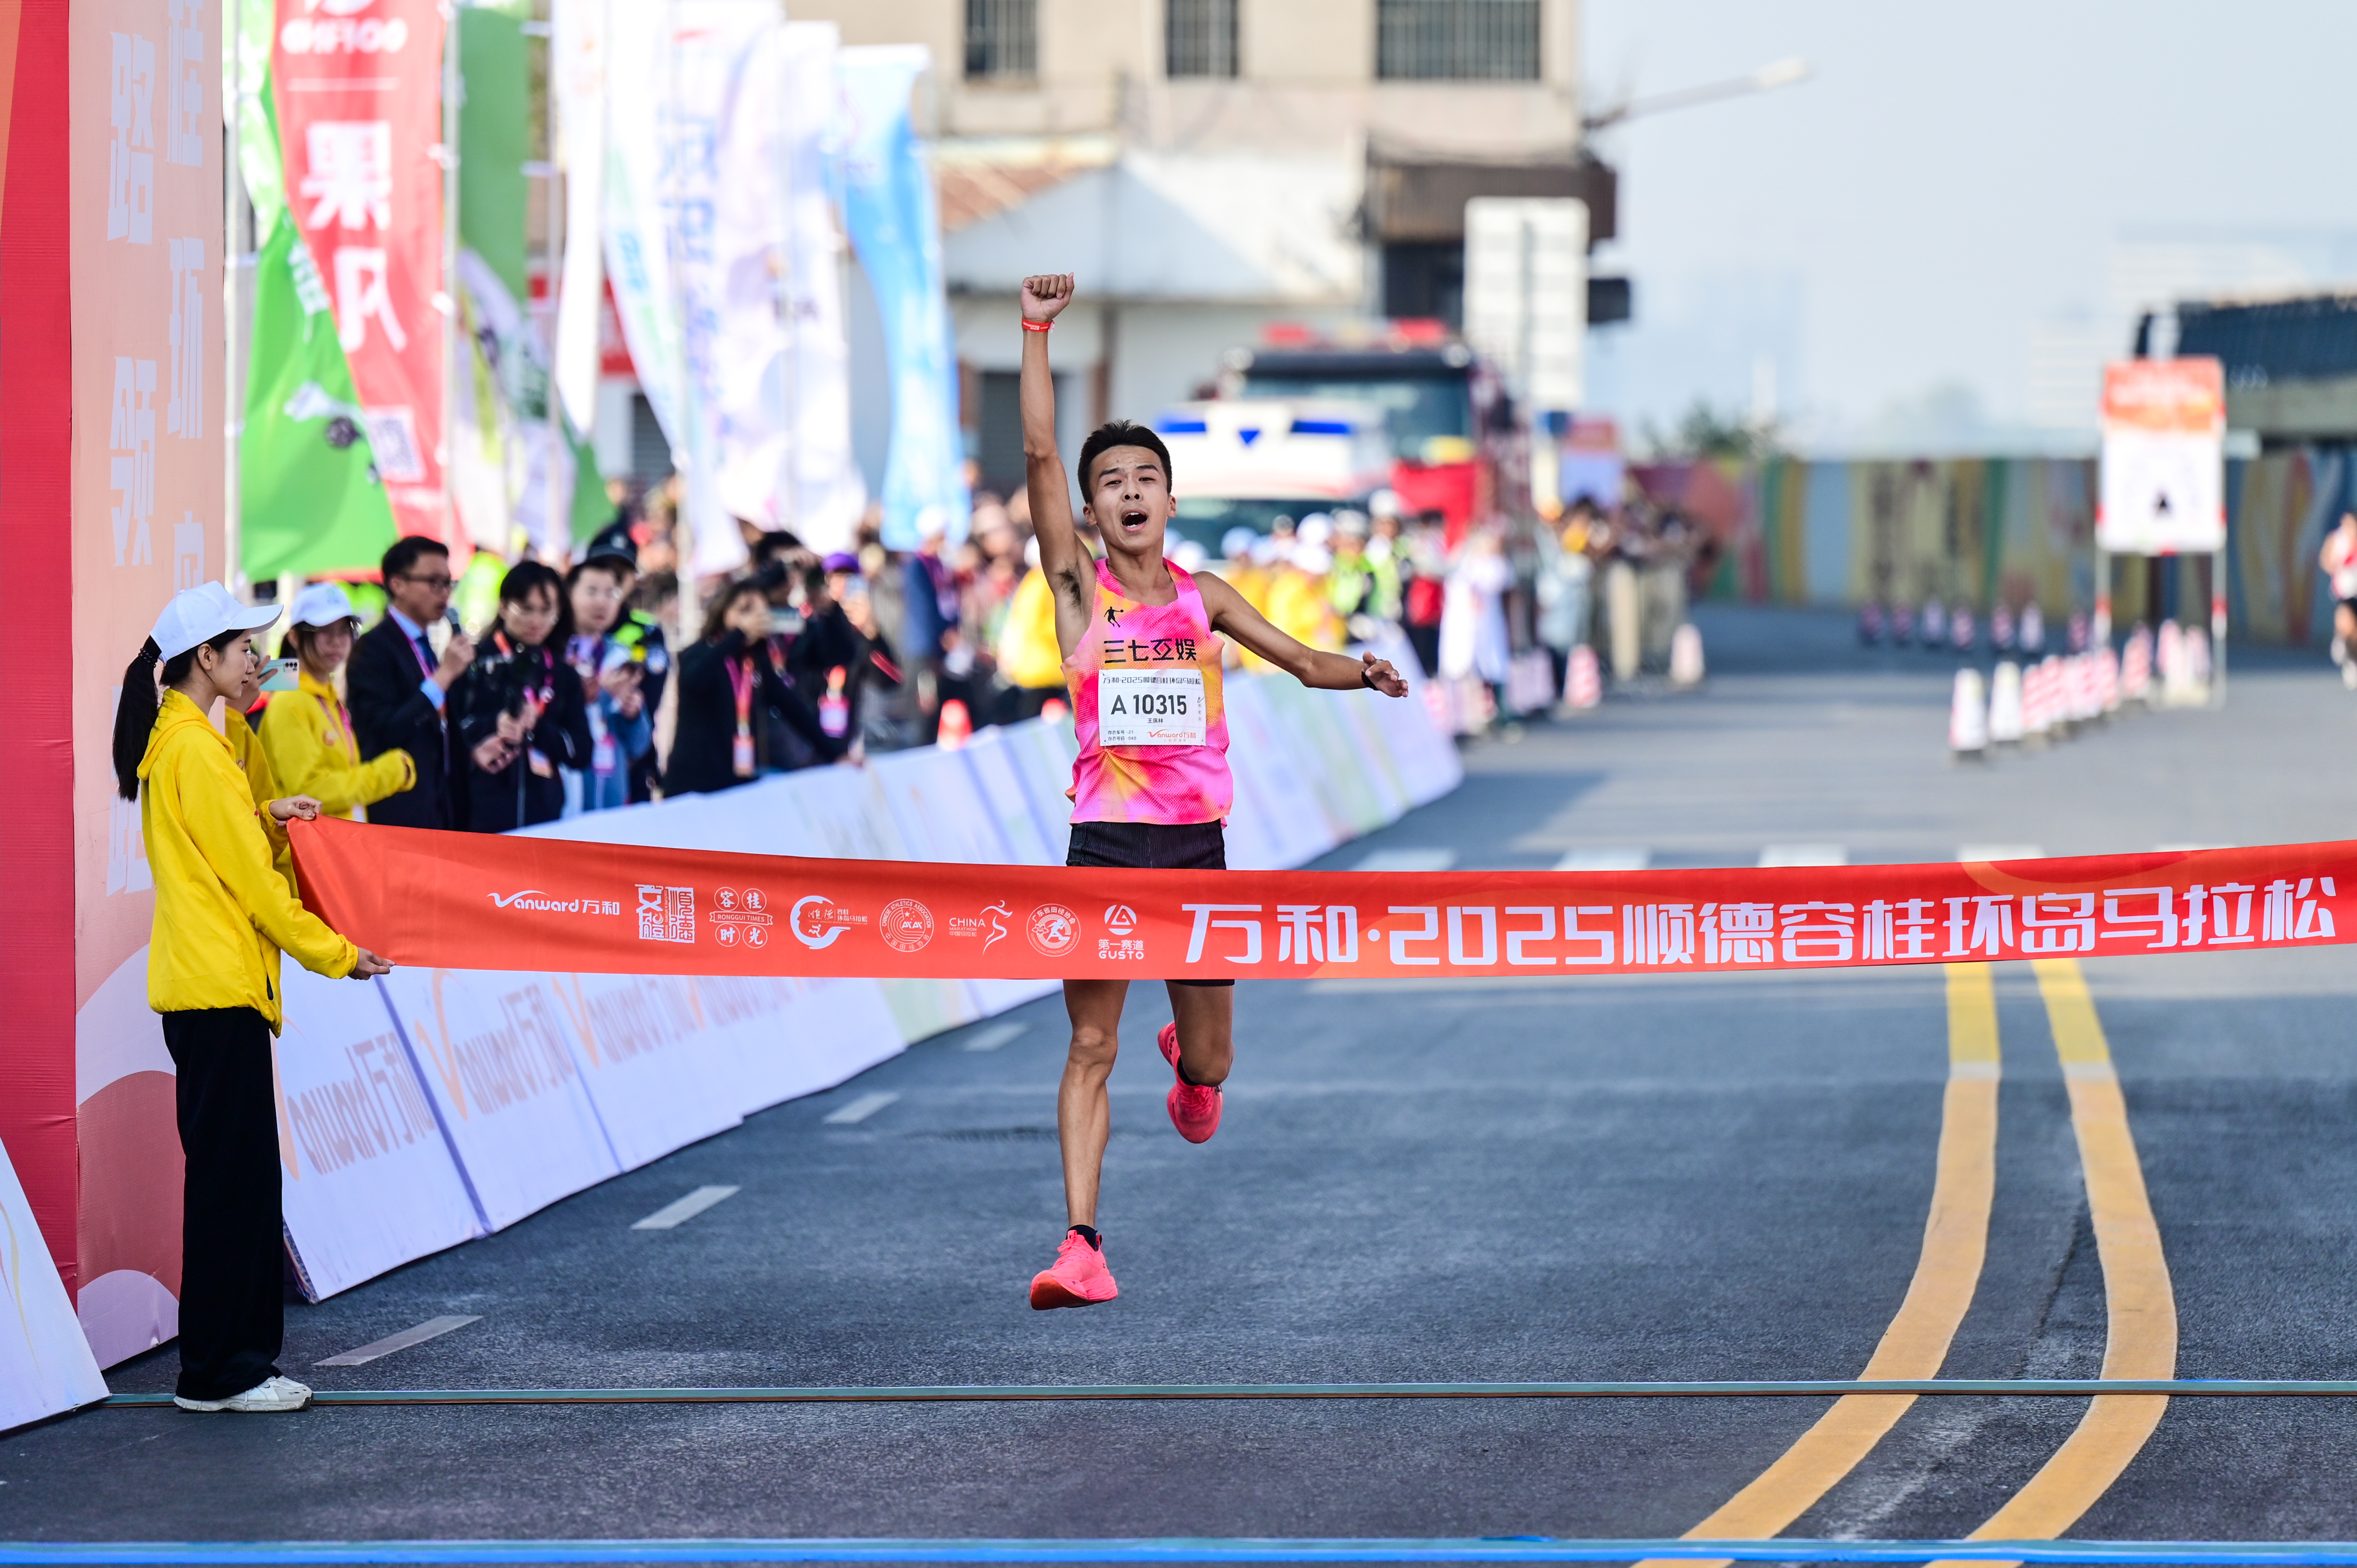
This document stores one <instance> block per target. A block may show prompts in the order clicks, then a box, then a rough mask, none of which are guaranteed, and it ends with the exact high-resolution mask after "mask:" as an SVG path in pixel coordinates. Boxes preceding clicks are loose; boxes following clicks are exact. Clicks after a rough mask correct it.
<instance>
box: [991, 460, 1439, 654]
mask: <svg viewBox="0 0 2357 1568" xmlns="http://www.w3.org/2000/svg"><path fill="white" fill-rule="evenodd" d="M1032 504H1033V505H1034V506H1037V505H1038V504H1039V503H1038V502H1037V501H1034V502H1033V503H1032ZM1195 588H1196V591H1197V592H1199V593H1200V594H1201V595H1202V596H1203V609H1204V612H1205V613H1206V614H1208V615H1209V616H1210V617H1211V629H1212V630H1213V631H1216V632H1218V633H1219V634H1220V635H1221V636H1222V637H1225V638H1229V639H1233V640H1234V641H1237V642H1240V643H1243V645H1244V646H1245V647H1246V648H1249V649H1251V650H1253V651H1254V653H1257V654H1259V655H1260V656H1261V657H1262V658H1263V659H1265V660H1268V661H1269V662H1270V663H1271V664H1274V665H1275V666H1276V667H1277V668H1278V669H1279V670H1282V671H1285V672H1286V674H1288V675H1290V676H1292V677H1293V678H1294V679H1295V680H1297V681H1298V682H1301V683H1302V684H1303V685H1305V686H1313V687H1317V688H1318V689H1320V690H1323V691H1328V692H1353V691H1356V690H1358V689H1359V688H1360V687H1361V686H1365V687H1367V688H1368V689H1370V690H1372V691H1376V692H1381V693H1383V695H1384V696H1386V697H1405V696H1406V695H1407V682H1405V681H1403V680H1401V679H1400V673H1399V671H1396V670H1394V669H1393V668H1392V665H1391V660H1387V659H1378V658H1376V657H1375V656H1374V655H1373V654H1372V653H1368V654H1362V655H1361V656H1360V657H1359V658H1357V659H1353V658H1351V656H1350V655H1349V654H1347V653H1321V652H1319V651H1318V650H1317V649H1314V648H1310V647H1308V646H1306V645H1304V644H1302V643H1299V642H1297V641H1295V640H1294V639H1292V638H1290V637H1287V636H1286V634H1285V633H1284V632H1282V631H1279V630H1278V629H1277V628H1275V627H1274V626H1272V625H1271V624H1269V620H1268V618H1267V617H1266V616H1264V615H1262V614H1261V613H1260V611H1258V610H1256V609H1254V608H1253V607H1252V606H1251V605H1249V604H1246V603H1245V602H1244V596H1243V595H1242V594H1240V593H1238V592H1236V591H1235V589H1233V588H1232V587H1230V586H1229V585H1227V584H1225V583H1223V582H1222V581H1221V580H1220V579H1219V578H1217V577H1215V576H1213V575H1211V573H1209V572H1198V573H1196V574H1195Z"/></svg>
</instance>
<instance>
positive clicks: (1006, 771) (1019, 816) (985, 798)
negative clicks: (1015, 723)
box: [958, 725, 1064, 865]
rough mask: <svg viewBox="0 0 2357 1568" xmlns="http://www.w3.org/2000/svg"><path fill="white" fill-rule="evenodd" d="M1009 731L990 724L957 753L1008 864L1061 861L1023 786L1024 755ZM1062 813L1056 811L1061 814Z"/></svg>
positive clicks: (1057, 850) (1045, 825)
mask: <svg viewBox="0 0 2357 1568" xmlns="http://www.w3.org/2000/svg"><path fill="white" fill-rule="evenodd" d="M1008 733H1009V732H1008V731H1007V730H1006V729H1004V728H1001V727H999V726H997V725H993V726H992V727H991V728H989V729H985V730H983V731H981V732H980V733H979V734H977V735H976V736H974V738H973V739H972V740H970V741H968V742H967V743H966V745H965V748H964V749H963V750H962V751H961V752H959V753H958V755H959V756H960V757H963V758H964V759H965V765H966V767H967V768H968V769H969V770H971V772H972V773H973V775H974V791H975V793H976V796H977V797H978V799H979V800H980V801H981V803H982V805H983V807H984V809H985V810H986V811H989V812H990V814H991V817H992V819H993V821H994V822H996V824H997V827H998V836H999V838H1000V840H1001V841H1002V842H1004V843H1005V844H1006V859H1007V862H1008V864H1010V865H1060V864H1062V862H1063V859H1064V855H1063V852H1062V851H1061V850H1060V849H1051V848H1050V847H1049V844H1050V843H1051V835H1050V833H1049V826H1048V824H1047V823H1044V822H1040V820H1039V812H1038V811H1036V810H1035V809H1034V807H1033V804H1032V800H1031V795H1030V792H1029V791H1028V790H1027V789H1024V787H1023V758H1022V757H1020V756H1019V755H1017V751H1016V748H1015V747H1014V746H1011V745H1009V744H1008V742H1007V739H1006V736H1007V735H1008ZM1062 815H1063V813H1061V812H1059V813H1058V816H1059V817H1061V816H1062Z"/></svg>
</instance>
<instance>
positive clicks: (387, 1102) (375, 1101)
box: [276, 963, 486, 1301]
mask: <svg viewBox="0 0 2357 1568" xmlns="http://www.w3.org/2000/svg"><path fill="white" fill-rule="evenodd" d="M282 978H283V980H284V983H285V993H286V1027H285V1032H284V1033H282V1034H281V1035H280V1036H278V1041H277V1051H276V1058H277V1063H276V1065H277V1077H278V1155H279V1162H280V1164H281V1165H283V1166H284V1167H285V1168H284V1175H283V1177H282V1179H281V1182H280V1184H279V1185H280V1190H281V1193H282V1198H281V1201H282V1203H283V1204H284V1206H285V1216H286V1240H287V1243H288V1246H289V1249H290V1251H292V1252H293V1254H294V1257H295V1267H296V1277H297V1278H298V1279H299V1281H300V1282H301V1283H302V1287H303V1294H305V1295H306V1296H308V1297H309V1298H310V1299H311V1300H313V1301H318V1300H321V1299H322V1298H324V1297H327V1296H330V1295H333V1294H336V1293H337V1292H338V1291H340V1290H345V1289H348V1288H349V1287H350V1286H352V1285H355V1284H358V1283H360V1282H361V1281H362V1280H365V1279H371V1278H373V1277H375V1276H376V1275H378V1274H381V1273H384V1272H385V1271H386V1270H387V1269H392V1268H397V1267H399V1266H400V1265H401V1264H403V1263H405V1262H409V1260H410V1259H412V1258H420V1257H424V1256H425V1254H426V1253H428V1252H438V1251H441V1250H442V1249H443V1248H445V1247H453V1246H456V1245H457V1244H458V1243H459V1242H461V1241H465V1240H471V1239H472V1238H474V1237H477V1236H480V1235H482V1234H484V1232H485V1230H486V1227H485V1225H484V1223H483V1220H482V1217H481V1216H480V1215H479V1213H477V1211H476V1208H475V1202H474V1199H473V1198H472V1197H469V1196H468V1191H467V1183H466V1178H465V1177H464V1176H461V1175H460V1174H459V1171H458V1165H457V1159H456V1158H455V1156H454V1155H452V1153H451V1150H450V1144H449V1143H448V1141H447V1139H446V1137H445V1135H444V1133H443V1131H442V1123H441V1122H440V1119H439V1118H437V1117H436V1115H435V1113H434V1105H433V1101H431V1100H430V1099H429V1098H428V1097H427V1095H426V1092H425V1084H424V1082H423V1081H422V1080H421V1079H420V1078H419V1076H418V1072H417V1069H416V1066H415V1064H414V1063H413V1062H412V1061H411V1060H410V1056H409V1052H408V1051H407V1049H405V1048H404V1046H403V1045H402V1040H401V1032H400V1030H399V1029H398V1028H396V1027H395V1026H394V1024H393V1015H392V1013H391V1012H389V1011H388V1010H387V1009H386V1006H385V1002H386V996H385V993H383V991H382V989H381V987H380V985H379V984H378V983H375V982H365V983H359V982H353V981H350V980H322V979H321V978H319V976H317V975H316V974H312V973H310V972H307V971H306V970H304V969H301V968H299V967H297V966H296V965H295V964H291V963H290V964H287V965H286V966H285V970H284V972H283V975H282Z"/></svg>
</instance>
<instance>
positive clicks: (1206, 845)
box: [1064, 822, 1235, 986]
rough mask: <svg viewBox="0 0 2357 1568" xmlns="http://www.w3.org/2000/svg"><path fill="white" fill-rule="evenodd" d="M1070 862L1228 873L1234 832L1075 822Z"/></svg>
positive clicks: (1197, 826) (1202, 825)
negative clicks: (1231, 835)
mask: <svg viewBox="0 0 2357 1568" xmlns="http://www.w3.org/2000/svg"><path fill="white" fill-rule="evenodd" d="M1064 864H1065V865H1111V866H1122V867H1125V868H1127V869H1130V870H1135V871H1225V870H1226V869H1227V868H1228V836H1227V833H1226V831H1225V830H1223V829H1222V827H1221V826H1220V824H1219V823H1217V822H1185V823H1181V824H1179V825H1177V826H1172V825H1169V824H1167V823H1163V822H1074V823H1073V824H1072V844H1071V849H1070V850H1068V851H1067V852H1066V853H1065V855H1064ZM1234 983H1235V982H1234V981H1232V980H1174V981H1172V982H1171V984H1173V985H1206V986H1209V985H1233V984H1234Z"/></svg>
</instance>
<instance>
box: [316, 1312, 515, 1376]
mask: <svg viewBox="0 0 2357 1568" xmlns="http://www.w3.org/2000/svg"><path fill="white" fill-rule="evenodd" d="M482 1320H483V1319H482V1316H481V1314H479V1313H478V1314H477V1315H476V1316H472V1317H429V1318H427V1319H426V1320H425V1322H423V1323H421V1324H419V1325H418V1326H416V1327H414V1328H404V1329H403V1330H402V1331H401V1332H400V1333H398V1334H389V1335H387V1336H386V1337H383V1338H382V1339H378V1340H374V1341H371V1343H369V1344H366V1345H363V1346H361V1348H359V1349H357V1350H347V1351H345V1352H344V1353H343V1354H342V1355H340V1356H330V1357H328V1359H325V1360H323V1361H314V1362H312V1363H311V1365H313V1366H315V1367H364V1366H366V1365H368V1364H369V1363H370V1362H371V1361H373V1360H375V1359H377V1358H378V1357H380V1356H390V1355H392V1354H393V1352H394V1351H395V1350H406V1349H408V1348H410V1347H411V1346H412V1345H423V1344H425V1342H426V1341H427V1340H428V1339H439V1338H440V1337H442V1336H443V1335H445V1334H447V1333H449V1332H450V1330H452V1329H453V1328H464V1327H466V1326H467V1325H468V1324H469V1323H480V1322H481V1321H482Z"/></svg>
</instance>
